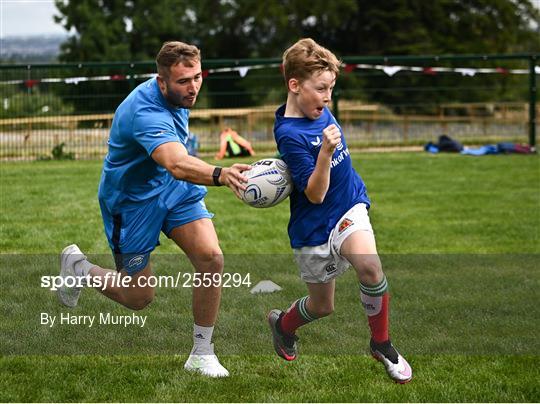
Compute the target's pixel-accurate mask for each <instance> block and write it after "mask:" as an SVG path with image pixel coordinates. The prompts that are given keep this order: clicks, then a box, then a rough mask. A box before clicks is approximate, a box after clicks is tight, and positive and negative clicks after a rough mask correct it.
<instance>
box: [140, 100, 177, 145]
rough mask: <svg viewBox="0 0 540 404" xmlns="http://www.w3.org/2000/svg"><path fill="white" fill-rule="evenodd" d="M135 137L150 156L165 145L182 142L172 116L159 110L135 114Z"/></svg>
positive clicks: (151, 109)
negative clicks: (160, 146)
mask: <svg viewBox="0 0 540 404" xmlns="http://www.w3.org/2000/svg"><path fill="white" fill-rule="evenodd" d="M133 136H134V138H135V140H136V141H137V142H138V143H139V144H140V145H141V146H142V147H144V149H145V150H146V152H147V153H148V155H151V154H152V152H153V151H154V150H155V149H156V147H158V146H159V145H162V144H163V143H168V142H180V139H179V138H178V135H177V134H176V130H175V127H174V122H173V118H172V116H171V114H170V113H169V112H168V111H167V110H163V109H159V108H145V109H143V110H139V111H137V112H136V113H135V117H134V118H133Z"/></svg>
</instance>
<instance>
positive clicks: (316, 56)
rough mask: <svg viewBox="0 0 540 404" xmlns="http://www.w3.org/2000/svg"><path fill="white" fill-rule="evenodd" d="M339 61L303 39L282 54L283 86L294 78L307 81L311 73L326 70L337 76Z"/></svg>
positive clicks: (307, 39)
mask: <svg viewBox="0 0 540 404" xmlns="http://www.w3.org/2000/svg"><path fill="white" fill-rule="evenodd" d="M340 65H341V61H340V60H339V59H338V58H337V57H336V55H334V54H333V53H332V52H331V51H329V50H328V49H326V48H324V47H322V46H321V45H319V44H318V43H317V42H315V41H314V40H313V39H311V38H303V39H300V40H299V41H298V42H296V43H295V44H294V45H293V46H291V47H290V48H289V49H287V50H286V51H285V52H284V53H283V75H284V77H285V85H287V87H288V83H289V80H290V79H292V78H295V79H297V80H299V81H300V82H302V81H304V80H308V79H309V78H310V77H311V75H312V74H313V73H317V72H322V71H325V70H328V71H330V72H332V73H334V74H335V75H336V77H337V76H338V74H339V66H340Z"/></svg>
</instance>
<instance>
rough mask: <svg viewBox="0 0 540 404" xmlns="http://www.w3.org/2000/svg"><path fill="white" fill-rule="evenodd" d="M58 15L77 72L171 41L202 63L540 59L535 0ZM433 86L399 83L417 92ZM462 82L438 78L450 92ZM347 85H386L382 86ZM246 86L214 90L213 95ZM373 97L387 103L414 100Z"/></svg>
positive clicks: (155, 2) (135, 57) (164, 3)
mask: <svg viewBox="0 0 540 404" xmlns="http://www.w3.org/2000/svg"><path fill="white" fill-rule="evenodd" d="M56 6H57V8H58V11H59V13H60V15H58V16H57V17H56V21H57V22H58V23H60V24H62V25H63V26H64V28H66V30H68V31H69V30H73V31H75V34H74V35H72V36H71V37H70V38H69V40H68V41H67V42H66V43H65V44H64V45H63V47H62V52H61V56H60V59H61V60H62V61H72V62H80V61H140V60H152V59H154V57H155V54H156V53H157V51H158V49H159V47H160V46H161V44H162V43H163V42H164V41H167V40H175V39H176V40H183V41H185V42H189V43H194V44H196V45H198V46H199V47H200V48H201V50H202V53H203V58H204V60H207V59H209V58H227V59H236V58H259V57H280V56H281V54H282V53H283V50H284V49H285V48H286V47H288V46H290V45H291V44H292V43H293V42H295V41H296V40H297V39H299V38H301V37H306V36H309V37H312V38H313V39H315V40H316V41H318V42H319V43H321V44H322V45H324V46H326V47H328V48H330V49H332V50H333V51H335V52H336V53H337V54H338V55H341V56H352V55H396V54H400V55H419V54H449V53H452V54H462V53H482V54H490V53H507V52H538V51H540V35H538V31H539V26H540V14H539V12H538V10H537V9H536V8H535V7H534V6H533V5H532V1H531V0H437V1H423V0H385V1H381V2H374V1H372V0H336V1H313V0H279V1H278V0H273V1H260V0H199V1H189V0H127V1H125V0H78V1H68V0H56ZM428 79H429V78H426V77H416V78H412V79H410V80H408V79H407V80H408V81H407V80H406V79H404V78H403V79H398V80H401V84H402V85H404V86H420V85H426V84H429V81H428ZM455 79H456V78H455V77H453V78H447V79H443V78H437V80H438V82H439V84H441V85H443V84H444V85H447V84H448V85H450V86H451V83H450V82H449V81H451V80H455ZM445 80H446V82H445ZM485 80H487V81H489V80H490V79H488V78H486V79H485ZM347 83H349V85H350V86H359V85H361V86H364V85H368V84H369V85H372V86H373V85H375V86H379V85H383V84H382V81H381V80H380V79H377V78H374V79H370V80H369V83H367V82H366V81H365V80H354V79H353V78H349V79H347V80H344V84H347ZM449 83H450V84H449ZM245 85H246V82H244V83H241V82H238V83H230V82H229V83H227V84H224V82H223V81H221V82H220V81H219V80H214V81H208V84H207V85H206V87H207V89H208V91H209V92H212V91H220V90H223V89H224V87H228V89H229V90H234V89H235V88H236V90H238V91H241V90H242V89H243V88H245ZM279 85H281V83H280V82H276V87H277V86H279ZM368 94H369V97H370V99H372V100H376V101H381V102H402V101H404V99H405V98H406V97H410V95H404V94H400V93H399V92H393V93H376V92H375V93H368ZM449 95H450V96H451V97H458V98H459V95H460V94H459V93H458V92H455V93H454V94H453V95H452V94H451V93H446V94H444V97H448V96H449ZM244 100H245V102H253V99H249V98H244ZM412 101H414V95H413V99H412ZM214 105H222V103H219V102H217V101H215V100H214Z"/></svg>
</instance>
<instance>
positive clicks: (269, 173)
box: [241, 159, 293, 208]
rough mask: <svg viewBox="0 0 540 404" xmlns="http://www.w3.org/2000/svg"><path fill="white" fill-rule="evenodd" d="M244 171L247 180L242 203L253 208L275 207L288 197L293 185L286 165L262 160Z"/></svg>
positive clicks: (281, 162) (271, 160) (274, 160)
mask: <svg viewBox="0 0 540 404" xmlns="http://www.w3.org/2000/svg"><path fill="white" fill-rule="evenodd" d="M251 166H252V168H251V170H248V171H244V172H243V173H242V174H244V175H245V176H246V177H247V178H248V182H247V184H245V185H246V190H245V191H243V192H241V197H242V201H244V202H245V203H246V204H248V205H249V206H253V207H254V208H269V207H271V206H275V205H277V204H278V203H280V202H281V201H283V200H284V199H285V198H287V197H288V196H289V194H290V193H291V191H292V188H293V183H292V179H291V175H290V173H289V170H288V168H287V164H285V162H284V161H283V160H280V159H263V160H259V161H256V162H255V163H253V164H251Z"/></svg>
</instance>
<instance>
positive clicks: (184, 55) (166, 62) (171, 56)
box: [156, 41, 201, 77]
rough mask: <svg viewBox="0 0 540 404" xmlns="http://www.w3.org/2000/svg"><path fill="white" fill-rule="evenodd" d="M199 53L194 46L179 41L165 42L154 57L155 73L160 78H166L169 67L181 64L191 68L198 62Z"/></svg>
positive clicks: (199, 58)
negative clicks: (156, 72)
mask: <svg viewBox="0 0 540 404" xmlns="http://www.w3.org/2000/svg"><path fill="white" fill-rule="evenodd" d="M200 60H201V51H200V50H199V49H198V48H197V47H196V46H194V45H188V44H187V43H183V42H179V41H171V42H165V43H164V44H163V46H162V47H161V49H160V50H159V53H158V54H157V57H156V66H157V71H158V73H159V75H160V76H163V77H168V76H169V73H170V71H171V67H172V66H175V65H177V64H178V63H182V64H183V65H186V66H190V67H191V66H193V65H194V64H195V63H197V62H200Z"/></svg>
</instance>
